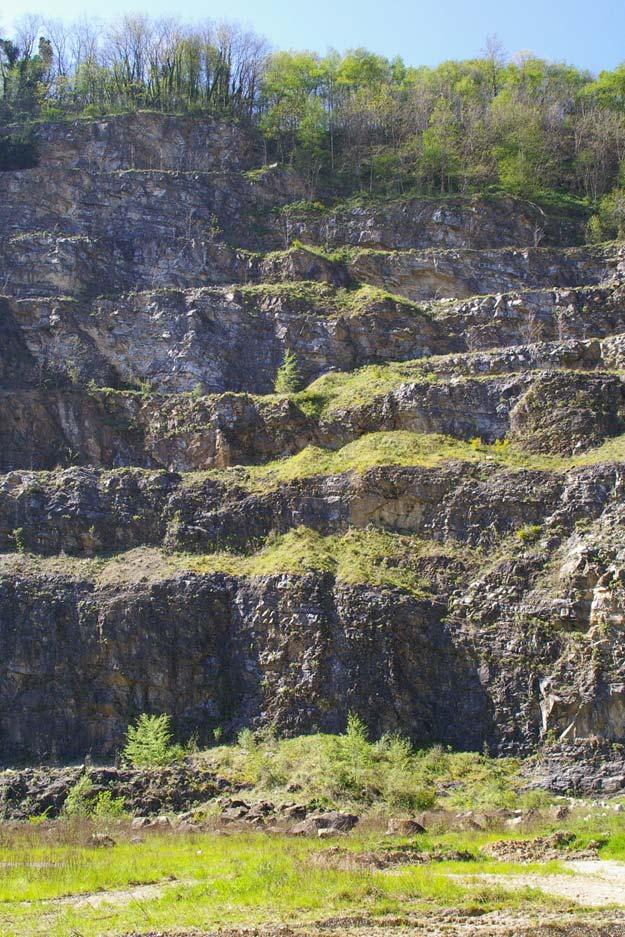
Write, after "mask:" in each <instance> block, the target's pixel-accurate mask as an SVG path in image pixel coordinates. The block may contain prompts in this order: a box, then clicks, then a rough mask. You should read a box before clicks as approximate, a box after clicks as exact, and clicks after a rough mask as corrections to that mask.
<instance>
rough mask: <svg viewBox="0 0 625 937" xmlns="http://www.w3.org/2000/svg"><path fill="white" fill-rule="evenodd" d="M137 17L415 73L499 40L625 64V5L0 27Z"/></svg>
mask: <svg viewBox="0 0 625 937" xmlns="http://www.w3.org/2000/svg"><path fill="white" fill-rule="evenodd" d="M130 11H144V12H149V13H151V14H152V15H155V16H158V15H165V16H167V15H172V13H177V14H178V15H179V16H181V17H182V18H184V19H201V18H204V17H210V18H215V19H224V18H225V19H236V20H241V21H242V22H244V23H246V24H248V25H251V26H253V27H254V28H255V29H256V30H257V31H258V32H260V33H262V34H263V35H265V36H266V37H267V38H268V39H269V40H270V41H271V42H272V44H273V45H275V46H277V47H279V48H299V49H303V48H307V49H316V50H318V51H320V52H324V51H326V50H327V49H328V48H329V47H330V46H333V47H334V48H337V49H339V50H344V49H346V48H354V47H355V46H365V47H367V48H369V49H372V50H374V51H376V52H380V53H383V54H385V55H388V56H393V55H396V54H399V55H401V56H402V57H403V58H404V59H405V61H406V62H407V63H409V64H413V65H419V64H428V65H434V64H437V63H438V62H441V61H443V60H444V59H447V58H469V57H471V56H473V55H476V54H477V53H478V52H479V51H480V49H481V48H482V47H483V45H484V40H485V38H486V36H487V35H489V34H492V33H496V34H497V35H498V36H499V38H500V39H501V41H502V43H503V45H504V47H505V48H506V49H507V50H508V52H510V53H513V52H516V51H519V50H530V51H532V52H534V53H536V54H537V55H540V56H543V57H545V58H548V59H552V60H556V61H567V62H571V63H573V64H575V65H578V66H580V67H584V68H589V69H591V70H592V71H599V70H600V69H602V68H613V67H614V66H615V65H617V64H618V63H619V62H622V61H624V60H625V0H594V2H592V3H588V0H525V2H523V0H514V2H507V0H504V2H494V0H481V2H480V0H473V2H470V3H469V2H461V0H314V2H301V0H300V2H295V0H212V2H211V3H204V2H201V0H178V3H176V4H175V5H174V4H172V2H171V0H106V3H102V2H101V0H100V2H98V0H10V3H9V2H7V0H0V26H4V27H6V26H7V25H8V24H10V22H11V19H12V17H14V16H18V15H19V14H21V13H25V12H28V13H31V12H36V13H41V14H42V15H44V16H45V15H49V16H58V17H62V18H64V19H71V18H73V17H76V16H78V15H80V14H81V13H86V14H87V15H89V16H94V17H101V16H113V15H115V14H117V13H120V12H130Z"/></svg>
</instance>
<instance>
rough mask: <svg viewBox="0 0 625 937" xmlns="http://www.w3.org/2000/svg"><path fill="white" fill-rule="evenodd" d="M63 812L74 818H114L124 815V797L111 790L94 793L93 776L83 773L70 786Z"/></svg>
mask: <svg viewBox="0 0 625 937" xmlns="http://www.w3.org/2000/svg"><path fill="white" fill-rule="evenodd" d="M63 813H64V814H65V816H66V817H72V818H74V819H86V818H87V817H96V818H97V819H99V820H112V819H116V818H118V817H123V816H124V813H125V810H124V799H123V797H113V795H112V794H111V792H110V791H100V793H99V794H95V795H94V791H93V782H92V781H91V778H90V777H89V776H88V775H87V774H83V776H82V777H81V778H79V779H78V781H76V783H75V784H74V786H73V787H71V788H70V790H69V793H68V795H67V797H66V799H65V803H64V805H63Z"/></svg>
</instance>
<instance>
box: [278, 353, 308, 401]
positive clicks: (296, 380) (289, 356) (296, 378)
mask: <svg viewBox="0 0 625 937" xmlns="http://www.w3.org/2000/svg"><path fill="white" fill-rule="evenodd" d="M301 386H302V379H301V377H300V373H299V366H298V363H297V356H296V355H294V354H293V352H292V351H291V350H290V349H289V348H287V350H286V351H285V353H284V358H283V359H282V364H281V365H280V367H279V368H278V371H277V373H276V381H275V385H274V390H275V392H276V394H294V393H296V392H297V391H298V390H299V389H300V387H301Z"/></svg>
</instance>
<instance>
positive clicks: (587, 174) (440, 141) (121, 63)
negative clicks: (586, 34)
mask: <svg viewBox="0 0 625 937" xmlns="http://www.w3.org/2000/svg"><path fill="white" fill-rule="evenodd" d="M2 35H3V34H2V32H1V31H0V120H2V121H4V122H11V121H12V122H28V121H32V120H35V119H62V118H67V117H73V116H100V115H104V114H108V113H117V112H123V111H128V110H133V109H140V108H148V109H156V110H160V111H164V112H168V113H189V114H195V115H209V116H215V117H220V118H229V119H234V120H238V121H244V122H247V123H250V124H252V125H254V126H255V127H257V128H258V129H259V131H260V135H261V139H262V140H263V142H264V147H265V153H266V158H267V161H275V160H276V159H277V160H279V161H281V162H284V163H288V164H292V165H294V166H295V167H296V168H297V169H298V170H299V171H300V172H301V173H302V174H303V176H304V178H305V179H306V181H307V185H308V191H309V196H310V198H311V199H312V198H314V197H316V196H318V195H319V194H320V193H327V192H328V191H331V192H334V193H346V192H349V193H353V192H355V191H356V192H358V191H361V192H367V193H371V194H380V195H398V194H402V193H407V192H417V193H423V194H433V193H440V194H443V195H444V194H448V193H455V192H460V193H469V192H476V191H477V192H484V191H489V190H504V191H508V192H511V193H514V194H518V195H521V196H525V197H540V196H541V195H544V194H545V193H553V192H556V193H560V194H561V195H565V196H577V197H581V198H585V199H588V200H592V201H597V200H599V199H601V198H602V197H605V196H608V194H609V193H614V192H617V193H618V192H620V191H621V186H624V187H625V64H623V65H620V66H618V67H617V68H616V69H614V70H612V71H603V72H601V73H600V74H599V76H598V77H596V76H593V75H592V74H590V73H589V72H588V71H584V70H581V69H578V68H575V67H574V66H571V65H567V64H562V63H553V62H548V61H545V60H543V59H540V58H537V57H536V56H534V55H532V54H530V53H520V54H517V55H515V56H513V57H508V56H507V55H506V54H505V52H504V50H503V49H502V48H501V46H500V44H499V43H498V41H497V40H496V39H493V38H491V39H489V40H488V41H487V43H486V46H485V48H484V50H483V51H482V53H481V54H480V55H479V56H478V57H476V58H474V59H470V60H466V61H448V62H444V63H442V64H441V65H439V66H437V67H434V68H431V67H425V66H421V67H414V66H409V65H406V64H405V63H404V62H403V61H402V59H400V58H395V59H388V58H385V57H384V56H380V55H376V54H374V53H372V52H369V51H367V50H365V49H356V50H352V51H349V52H347V53H345V54H339V53H337V52H330V53H328V54H327V55H319V54H317V53H314V52H285V51H281V52H275V51H272V50H271V49H270V47H269V45H268V43H267V42H266V40H264V39H263V38H262V37H259V36H258V35H256V34H255V33H254V32H252V31H250V30H248V29H245V28H243V27H241V26H240V25H237V24H232V23H213V22H205V23H202V24H195V25H185V24H183V23H181V22H180V21H178V20H176V19H158V20H157V19H151V18H149V17H147V16H144V15H128V16H124V17H122V18H120V19H118V20H116V21H113V22H110V23H108V24H104V25H97V24H94V23H93V22H92V21H89V20H86V19H85V20H81V21H79V22H76V23H73V24H65V23H63V22H61V21H58V20H53V21H48V22H41V21H40V20H39V19H38V18H37V17H34V16H27V17H24V18H22V20H21V21H19V22H18V25H17V27H16V29H15V30H14V33H13V34H12V35H11V36H6V37H4V38H2Z"/></svg>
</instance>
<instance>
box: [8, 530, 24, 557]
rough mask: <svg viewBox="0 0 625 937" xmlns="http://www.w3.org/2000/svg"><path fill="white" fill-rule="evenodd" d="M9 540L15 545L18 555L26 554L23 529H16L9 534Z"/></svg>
mask: <svg viewBox="0 0 625 937" xmlns="http://www.w3.org/2000/svg"><path fill="white" fill-rule="evenodd" d="M11 539H12V540H13V543H14V544H15V549H16V551H17V552H18V553H26V541H25V540H24V528H23V527H16V528H15V530H13V531H12V533H11Z"/></svg>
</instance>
